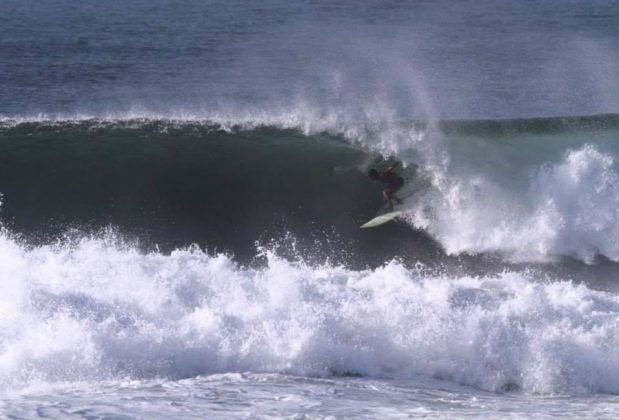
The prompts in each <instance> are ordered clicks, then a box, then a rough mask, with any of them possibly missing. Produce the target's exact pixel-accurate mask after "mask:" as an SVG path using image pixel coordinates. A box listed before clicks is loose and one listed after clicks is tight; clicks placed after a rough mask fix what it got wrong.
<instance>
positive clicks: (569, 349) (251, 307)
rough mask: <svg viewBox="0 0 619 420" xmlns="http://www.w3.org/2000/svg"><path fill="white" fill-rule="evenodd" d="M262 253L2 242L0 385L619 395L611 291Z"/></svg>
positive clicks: (617, 307) (617, 311) (530, 278)
mask: <svg viewBox="0 0 619 420" xmlns="http://www.w3.org/2000/svg"><path fill="white" fill-rule="evenodd" d="M262 252H263V256H264V258H266V260H267V264H266V265H265V266H264V267H263V268H259V269H251V268H244V267H241V266H239V265H238V264H237V263H235V262H234V261H233V260H231V259H230V258H229V257H227V256H225V255H222V254H219V255H207V254H204V253H203V252H201V251H200V250H198V249H197V248H188V249H184V250H176V251H174V252H172V253H171V254H167V255H164V254H161V253H157V252H152V253H143V252H140V251H138V250H136V249H134V248H132V247H131V246H129V245H126V244H123V243H122V242H120V241H118V238H116V237H114V236H113V235H108V236H104V237H99V238H90V239H86V238H82V239H80V240H77V241H74V242H65V243H58V244H55V245H48V246H40V247H24V246H22V245H20V244H18V243H17V242H16V241H15V240H13V239H11V238H10V237H8V236H7V235H6V233H5V234H2V236H0V255H2V258H3V264H1V265H0V279H1V281H2V289H3V293H4V296H5V297H6V298H5V299H2V301H1V303H0V314H1V315H2V316H0V327H1V328H0V342H1V343H2V346H1V347H0V389H3V390H8V389H21V388H24V387H27V386H30V385H33V386H34V385H36V384H38V383H54V382H79V381H87V382H90V381H101V380H113V379H119V378H120V379H122V378H128V377H129V378H132V379H149V378H158V377H165V378H171V379H178V378H187V377H195V376H197V375H203V374H213V373H220V372H243V371H250V372H254V373H258V372H278V373H284V374H294V375H304V376H307V375H310V376H328V377H330V376H333V375H337V376H339V375H363V376H368V377H373V378H398V379H405V380H411V379H415V378H419V377H433V378H437V379H440V380H443V381H449V382H454V383H459V384H464V385H468V386H472V387H474V388H477V389H483V390H489V391H498V392H502V391H505V390H516V389H519V390H522V391H524V392H526V393H542V394H548V393H551V394H562V393H569V394H584V395H588V394H594V393H613V394H616V393H618V392H619V380H618V379H617V378H618V375H617V373H618V372H619V357H618V355H617V352H616V350H615V349H616V348H617V346H618V345H619V342H618V340H619V337H618V336H617V330H618V327H619V325H618V319H619V300H618V297H617V295H616V294H612V293H607V292H596V291H592V290H590V289H587V288H586V287H585V286H576V285H574V284H572V283H570V282H555V283H542V282H538V280H539V278H536V276H535V274H533V273H527V272H507V271H506V272H503V273H502V274H500V275H499V276H491V277H484V276H481V277H469V276H463V277H457V278H450V277H446V276H442V275H437V274H432V273H431V272H428V271H427V270H426V269H425V268H424V267H423V266H421V265H420V266H418V267H416V268H413V269H410V268H406V267H405V266H404V265H402V264H401V263H398V262H391V263H388V264H385V265H384V266H382V267H379V268H377V269H375V270H361V271H353V270H349V269H346V268H344V267H341V266H331V265H322V266H316V265H308V264H305V263H304V262H303V261H301V260H298V261H297V262H290V261H288V260H285V259H281V258H279V257H277V256H276V255H275V254H273V253H272V252H270V251H267V250H264V249H263V250H262Z"/></svg>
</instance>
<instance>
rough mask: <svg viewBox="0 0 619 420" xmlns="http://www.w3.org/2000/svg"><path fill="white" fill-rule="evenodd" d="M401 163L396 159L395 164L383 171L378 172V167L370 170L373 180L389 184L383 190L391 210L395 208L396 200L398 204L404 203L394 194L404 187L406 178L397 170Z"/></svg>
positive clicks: (369, 173)
mask: <svg viewBox="0 0 619 420" xmlns="http://www.w3.org/2000/svg"><path fill="white" fill-rule="evenodd" d="M399 164H400V162H399V161H396V162H395V163H394V164H393V165H391V166H390V167H388V168H387V169H386V170H384V171H382V172H378V171H377V170H376V169H370V170H369V171H368V175H369V176H370V178H371V179H372V180H374V181H380V182H384V183H385V184H387V187H385V189H384V190H383V197H385V201H386V202H387V205H388V206H389V210H393V202H394V201H395V202H396V203H398V204H402V200H400V199H399V198H398V197H396V196H395V195H394V194H395V192H396V191H398V190H399V189H400V188H402V185H404V178H402V177H401V176H400V175H398V173H397V172H395V168H396V166H398V165H399Z"/></svg>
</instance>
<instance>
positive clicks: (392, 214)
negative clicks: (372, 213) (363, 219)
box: [361, 210, 402, 228]
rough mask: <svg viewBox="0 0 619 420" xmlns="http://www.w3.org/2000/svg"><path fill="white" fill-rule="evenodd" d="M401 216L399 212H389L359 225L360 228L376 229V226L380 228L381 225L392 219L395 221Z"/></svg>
mask: <svg viewBox="0 0 619 420" xmlns="http://www.w3.org/2000/svg"><path fill="white" fill-rule="evenodd" d="M401 215H402V211H400V210H396V211H390V212H389V213H384V214H381V215H380V216H377V217H375V218H373V219H372V220H370V221H369V222H367V223H364V224H363V225H361V227H362V228H371V227H376V226H380V225H382V224H385V223H387V222H389V221H391V220H393V219H395V218H396V217H399V216H401Z"/></svg>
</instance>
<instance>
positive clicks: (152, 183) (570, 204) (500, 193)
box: [0, 114, 619, 266]
mask: <svg viewBox="0 0 619 420" xmlns="http://www.w3.org/2000/svg"><path fill="white" fill-rule="evenodd" d="M304 118H305V119H304ZM299 121H305V124H301V123H300V122H299ZM618 125H619V122H618V118H617V116H615V115H607V116H592V117H574V118H556V119H552V118H550V119H532V120H506V121H503V122H501V121H477V122H474V121H461V122H458V121H445V122H441V123H437V124H429V123H421V122H409V123H406V122H392V123H389V124H380V125H371V124H367V123H363V124H361V123H360V124H351V122H350V121H347V120H344V121H341V120H337V119H334V120H327V121H325V120H323V119H320V118H317V119H309V118H308V115H303V116H296V118H291V116H290V115H289V114H285V115H271V116H269V117H268V118H262V119H249V118H237V119H231V118H230V117H225V118H223V117H218V118H214V119H212V120H209V121H194V120H185V121H169V120H148V119H147V120H143V119H141V120H92V119H85V120H79V119H78V120H72V121H66V120H60V121H45V122H43V121H40V122H34V121H33V122H23V121H22V122H17V121H9V120H5V121H4V123H3V126H2V128H0V152H1V153H0V179H1V180H2V181H1V182H0V192H2V193H3V194H4V204H3V207H2V218H3V221H4V223H5V225H6V227H8V228H10V230H11V231H12V232H13V233H16V234H17V233H19V234H21V235H24V236H25V238H26V239H27V240H29V241H34V243H39V244H41V243H45V242H49V241H50V240H53V239H54V238H58V237H61V236H62V235H64V234H65V233H66V232H67V231H68V230H71V229H77V230H79V231H85V232H97V231H100V230H102V229H106V228H109V227H112V228H116V229H118V232H119V233H121V234H123V235H126V236H127V237H132V238H138V239H140V240H141V241H142V243H143V244H144V245H145V246H146V247H148V246H154V245H157V246H159V247H161V249H163V250H167V251H170V250H173V249H176V248H178V247H183V246H187V245H189V244H191V243H197V244H199V245H201V246H203V247H206V248H208V249H211V250H221V251H225V252H230V253H232V254H234V255H237V256H238V257H239V258H241V260H250V259H251V258H252V257H253V256H254V255H255V245H254V243H255V241H258V242H259V243H261V244H266V243H269V242H271V241H272V240H280V239H282V238H284V237H290V238H294V241H291V243H292V242H294V245H290V247H292V248H295V247H296V248H295V249H297V251H298V250H299V249H301V248H303V249H305V250H306V251H307V253H308V254H311V255H313V256H315V257H316V258H317V260H320V261H325V258H330V260H331V261H340V262H344V263H351V264H357V265H360V266H364V264H371V265H380V264H382V262H384V261H385V260H386V259H387V260H388V259H390V258H393V257H394V256H399V257H403V258H405V259H407V260H410V261H411V262H416V261H419V260H421V261H424V262H426V263H431V262H436V261H439V260H441V261H445V259H446V258H448V257H449V256H463V255H487V254H498V255H500V256H501V258H503V259H505V260H506V261H512V262H521V261H525V262H526V261H547V260H549V259H552V258H554V257H559V256H571V257H575V258H577V259H580V260H582V261H585V262H587V263H593V262H594V261H595V259H596V258H597V257H598V256H602V257H604V258H606V259H609V260H612V261H617V260H619V243H618V242H617V241H616V238H617V237H618V236H619V231H617V229H619V227H618V226H619V223H618V222H619V220H618V219H619V213H618V211H617V208H618V207H617V203H619V184H618V179H617V167H616V163H615V157H616V156H617V155H618V154H619V150H618V148H617V146H616V144H615V143H616V142H615V141H614V139H616V136H617V134H618V133H619V130H618ZM381 155H382V156H395V157H396V158H398V159H401V160H402V161H403V165H404V168H403V169H402V170H401V172H402V174H403V175H404V176H405V178H407V181H408V182H407V185H406V186H405V188H404V189H403V190H402V192H401V195H403V196H405V197H406V204H405V208H406V218H405V220H406V223H407V224H408V226H407V224H390V225H387V226H385V227H384V228H381V229H372V230H370V231H362V230H360V229H359V228H358V226H359V225H360V224H361V223H363V222H364V221H366V220H368V219H369V218H371V217H373V215H374V214H375V212H376V211H377V210H378V209H379V208H380V206H381V205H382V204H381V203H382V201H381V200H382V199H381V197H380V188H381V187H380V185H374V184H372V183H371V182H370V181H369V180H368V179H367V176H366V175H365V173H366V171H367V169H368V168H369V167H371V166H377V167H381V165H385V164H384V163H381V162H380V156H381ZM410 227H412V228H414V229H412V230H411V229H410ZM318 244H319V245H320V246H317V245H318Z"/></svg>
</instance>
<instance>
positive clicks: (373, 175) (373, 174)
mask: <svg viewBox="0 0 619 420" xmlns="http://www.w3.org/2000/svg"><path fill="white" fill-rule="evenodd" d="M368 176H369V177H370V178H372V179H378V171H377V170H376V169H370V170H369V171H368Z"/></svg>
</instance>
